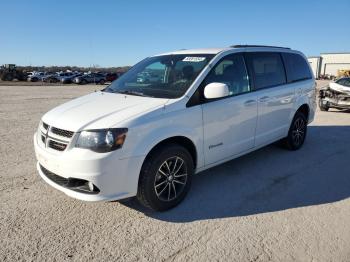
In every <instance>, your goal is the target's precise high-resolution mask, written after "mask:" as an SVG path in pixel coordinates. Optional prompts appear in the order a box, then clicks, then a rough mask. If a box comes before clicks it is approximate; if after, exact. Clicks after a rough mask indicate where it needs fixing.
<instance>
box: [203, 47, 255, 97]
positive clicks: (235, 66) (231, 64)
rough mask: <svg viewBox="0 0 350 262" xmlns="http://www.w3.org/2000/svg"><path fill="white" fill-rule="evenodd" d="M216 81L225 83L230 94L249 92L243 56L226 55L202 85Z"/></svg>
mask: <svg viewBox="0 0 350 262" xmlns="http://www.w3.org/2000/svg"><path fill="white" fill-rule="evenodd" d="M214 82H218V83H225V84H226V85H227V86H228V88H229V91H230V95H237V94H241V93H245V92H248V91H249V90H250V88H249V80H248V74H247V70H246V67H245V63H244V58H243V56H242V55H240V54H236V55H228V56H226V57H224V58H223V59H222V60H221V61H219V62H218V63H217V64H216V65H215V67H214V68H213V69H212V70H211V71H210V73H209V74H208V76H207V77H206V79H205V80H204V82H203V84H202V86H203V87H204V86H206V85H207V84H210V83H214Z"/></svg>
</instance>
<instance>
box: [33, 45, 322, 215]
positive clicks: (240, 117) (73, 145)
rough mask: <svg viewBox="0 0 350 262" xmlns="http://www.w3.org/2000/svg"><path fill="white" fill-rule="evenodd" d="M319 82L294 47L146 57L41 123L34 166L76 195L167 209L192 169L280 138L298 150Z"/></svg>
mask: <svg viewBox="0 0 350 262" xmlns="http://www.w3.org/2000/svg"><path fill="white" fill-rule="evenodd" d="M140 75H152V76H155V77H152V78H147V81H146V80H145V81H138V79H139V78H140ZM315 86H316V84H315V79H314V77H313V74H312V72H311V69H310V66H309V64H308V62H307V60H306V58H305V56H304V55H303V54H302V53H300V52H298V51H294V50H291V49H289V48H282V47H272V46H252V45H244V46H243V45H237V46H232V47H229V48H221V49H195V50H180V51H175V52H170V53H165V54H161V55H156V56H152V57H148V58H146V59H144V60H142V61H141V62H139V63H138V64H136V65H135V66H133V67H132V68H131V69H130V70H129V71H128V72H126V73H125V74H124V75H122V76H121V77H120V78H119V79H118V80H116V81H114V82H113V83H112V84H111V85H109V86H107V87H106V88H105V89H103V90H102V91H96V92H94V93H92V94H89V95H85V96H83V97H80V98H77V99H74V100H72V101H69V102H67V103H65V104H63V105H60V106H58V107H56V108H54V109H52V110H51V111H49V112H48V113H46V114H45V115H44V116H43V117H42V119H41V121H40V124H39V127H38V130H37V132H36V134H35V135H34V147H35V153H36V157H37V160H38V162H37V169H38V171H39V174H40V176H41V177H42V178H43V179H44V180H45V181H46V182H47V183H48V184H50V185H51V186H53V187H54V188H56V189H58V190H60V191H62V192H64V193H65V194H67V195H69V196H71V197H74V198H77V199H81V200H86V201H101V200H118V199H123V198H128V197H133V196H137V199H138V200H139V201H140V202H141V203H142V204H143V205H145V206H146V207H149V208H151V209H153V210H159V211H161V210H166V209H169V208H172V207H174V206H175V205H177V204H178V203H179V202H181V201H182V200H183V199H184V197H185V195H186V193H187V192H188V190H189V188H190V185H191V177H192V175H193V174H195V173H199V172H201V171H203V170H205V169H208V168H210V167H213V166H215V165H218V164H220V163H223V162H226V161H228V160H231V159H233V158H236V157H239V156H241V155H243V154H246V153H248V152H251V151H253V150H256V149H258V148H261V147H263V146H266V145H268V144H271V143H273V142H275V141H278V140H281V141H282V142H283V143H284V145H285V146H286V147H287V148H289V149H291V150H296V149H299V148H300V147H301V146H302V145H303V143H304V140H305V137H306V131H307V125H308V123H310V122H311V121H312V120H313V119H314V114H315V105H316V101H315Z"/></svg>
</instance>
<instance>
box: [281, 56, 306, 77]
mask: <svg viewBox="0 0 350 262" xmlns="http://www.w3.org/2000/svg"><path fill="white" fill-rule="evenodd" d="M282 56H283V60H284V63H285V65H286V71H287V79H288V82H296V81H301V80H306V79H311V78H312V75H311V72H310V68H309V66H308V64H307V62H306V60H305V59H304V58H303V57H302V56H301V55H299V54H293V53H283V54H282Z"/></svg>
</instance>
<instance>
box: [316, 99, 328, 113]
mask: <svg viewBox="0 0 350 262" xmlns="http://www.w3.org/2000/svg"><path fill="white" fill-rule="evenodd" d="M318 107H319V108H320V110H321V111H328V110H329V106H328V104H323V103H322V98H320V99H319V100H318Z"/></svg>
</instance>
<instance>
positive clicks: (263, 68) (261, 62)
mask: <svg viewBox="0 0 350 262" xmlns="http://www.w3.org/2000/svg"><path fill="white" fill-rule="evenodd" d="M247 63H248V65H249V67H250V70H251V71H252V72H251V73H252V74H253V76H254V81H255V89H261V88H265V87H270V86H276V85H281V84H285V83H286V76H285V72H284V66H283V63H282V58H281V55H280V54H279V53H263V52H261V53H247Z"/></svg>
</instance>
